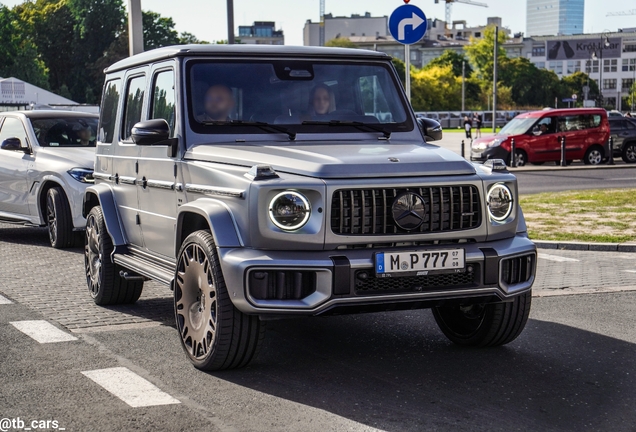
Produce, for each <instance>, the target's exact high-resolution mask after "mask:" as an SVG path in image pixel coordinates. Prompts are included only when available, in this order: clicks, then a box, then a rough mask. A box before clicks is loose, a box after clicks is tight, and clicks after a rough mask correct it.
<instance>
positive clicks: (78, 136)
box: [30, 117, 97, 147]
mask: <svg viewBox="0 0 636 432" xmlns="http://www.w3.org/2000/svg"><path fill="white" fill-rule="evenodd" d="M30 120H31V125H32V126H33V131H34V132H35V136H36V137H37V139H38V143H39V144H40V146H42V147H95V133H96V131H97V118H95V117H55V118H32V119H30Z"/></svg>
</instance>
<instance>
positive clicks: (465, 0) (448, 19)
mask: <svg viewBox="0 0 636 432" xmlns="http://www.w3.org/2000/svg"><path fill="white" fill-rule="evenodd" d="M440 1H443V2H445V3H446V28H447V29H449V28H450V27H451V8H452V7H453V3H463V4H467V5H473V6H481V7H488V5H487V4H486V3H481V2H476V1H473V0H435V3H439V2H440Z"/></svg>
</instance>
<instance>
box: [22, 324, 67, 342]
mask: <svg viewBox="0 0 636 432" xmlns="http://www.w3.org/2000/svg"><path fill="white" fill-rule="evenodd" d="M9 324H11V325H12V326H13V327H15V328H17V329H18V330H20V331H21V332H22V333H24V334H25V335H27V336H29V337H30V338H32V339H35V340H36V341H38V342H39V343H56V342H69V341H74V340H77V338H76V337H75V336H71V335H70V334H68V333H66V332H64V331H62V330H60V329H59V328H57V327H55V326H54V325H53V324H51V323H50V322H48V321H44V320H36V321H13V322H10V323H9Z"/></svg>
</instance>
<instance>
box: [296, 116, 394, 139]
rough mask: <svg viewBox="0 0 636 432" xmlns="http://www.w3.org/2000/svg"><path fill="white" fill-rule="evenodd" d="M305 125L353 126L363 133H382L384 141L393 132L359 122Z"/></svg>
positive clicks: (327, 122)
mask: <svg viewBox="0 0 636 432" xmlns="http://www.w3.org/2000/svg"><path fill="white" fill-rule="evenodd" d="M302 124H304V125H310V126H311V125H314V126H352V127H355V128H358V129H359V130H362V131H367V132H368V131H370V130H371V131H373V132H380V133H381V134H382V135H383V137H384V139H387V140H388V139H389V138H391V132H390V131H388V130H386V129H385V128H383V127H382V126H377V125H374V124H369V123H362V122H359V121H340V120H330V121H304V122H302Z"/></svg>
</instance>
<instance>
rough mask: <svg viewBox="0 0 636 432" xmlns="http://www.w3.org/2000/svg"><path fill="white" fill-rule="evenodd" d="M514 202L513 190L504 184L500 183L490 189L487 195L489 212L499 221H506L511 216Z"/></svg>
mask: <svg viewBox="0 0 636 432" xmlns="http://www.w3.org/2000/svg"><path fill="white" fill-rule="evenodd" d="M513 203H514V200H513V198H512V192H511V191H510V189H509V188H508V186H506V185H504V184H501V183H498V184H496V185H494V186H493V187H491V188H490V190H489V191H488V196H487V197H486V204H487V206H488V213H489V214H490V217H491V218H492V219H493V220H495V221H497V222H501V221H504V220H506V219H507V218H508V216H510V213H512V205H513Z"/></svg>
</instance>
